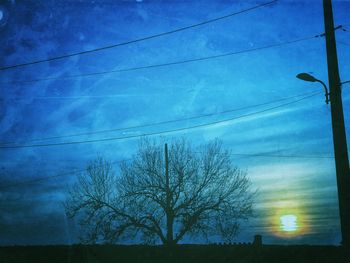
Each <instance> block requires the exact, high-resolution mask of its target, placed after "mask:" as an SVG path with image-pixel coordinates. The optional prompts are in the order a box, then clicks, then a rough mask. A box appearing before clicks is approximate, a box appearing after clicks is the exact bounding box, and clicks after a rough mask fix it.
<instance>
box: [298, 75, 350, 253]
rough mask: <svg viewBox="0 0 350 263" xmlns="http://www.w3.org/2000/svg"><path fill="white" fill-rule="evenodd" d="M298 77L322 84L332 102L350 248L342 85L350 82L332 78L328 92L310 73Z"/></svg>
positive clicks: (339, 184)
mask: <svg viewBox="0 0 350 263" xmlns="http://www.w3.org/2000/svg"><path fill="white" fill-rule="evenodd" d="M331 76H333V75H331ZM296 77H297V78H299V79H301V80H304V81H310V82H319V83H321V84H322V86H323V87H324V90H325V93H326V94H325V96H326V103H327V104H328V103H329V102H330V104H331V118H332V130H333V146H334V157H335V168H336V177H337V188H338V202H339V214H340V228H341V234H342V242H341V243H342V245H343V246H345V247H348V248H350V171H349V157H348V148H347V142H346V132H345V124H344V114H343V104H342V98H341V87H342V85H343V84H346V83H350V81H344V82H340V80H339V76H338V77H337V78H336V80H335V81H334V80H333V79H331V78H330V79H331V80H333V81H330V82H329V86H330V91H331V92H328V88H327V86H326V84H324V82H323V81H321V80H319V79H316V78H315V77H313V76H311V75H310V74H308V73H300V74H298V75H297V76H296ZM329 97H330V99H329Z"/></svg>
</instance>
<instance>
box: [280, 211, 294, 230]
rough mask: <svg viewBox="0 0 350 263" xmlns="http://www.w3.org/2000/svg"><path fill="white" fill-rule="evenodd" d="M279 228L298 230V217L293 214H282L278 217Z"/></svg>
mask: <svg viewBox="0 0 350 263" xmlns="http://www.w3.org/2000/svg"><path fill="white" fill-rule="evenodd" d="M280 223H281V229H282V230H283V231H286V232H294V231H297V230H298V217H297V216H295V215H283V216H281V217H280Z"/></svg>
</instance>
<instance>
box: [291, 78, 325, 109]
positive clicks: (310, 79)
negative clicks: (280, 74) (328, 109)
mask: <svg viewBox="0 0 350 263" xmlns="http://www.w3.org/2000/svg"><path fill="white" fill-rule="evenodd" d="M296 77H297V78H298V79H301V80H304V81H310V82H319V83H321V84H322V86H323V88H324V91H325V96H326V103H327V104H328V103H329V92H328V88H327V86H326V84H325V83H324V82H323V81H322V80H319V79H316V78H315V77H314V76H311V75H310V74H308V73H299V74H298V75H297V76H296Z"/></svg>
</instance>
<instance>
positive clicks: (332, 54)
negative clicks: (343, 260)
mask: <svg viewBox="0 0 350 263" xmlns="http://www.w3.org/2000/svg"><path fill="white" fill-rule="evenodd" d="M323 10H324V23H325V37H326V48H327V64H328V81H329V89H330V100H331V114H332V129H333V144H334V156H335V166H336V176H337V187H338V199H339V213H340V226H341V234H342V245H343V246H350V173H349V159H348V150H347V143H346V133H345V125H344V115H343V104H342V97H341V82H340V77H339V68H338V57H337V48H336V42H335V34H334V22H333V11H332V1H331V0H323Z"/></svg>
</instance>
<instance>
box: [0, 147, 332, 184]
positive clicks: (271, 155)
mask: <svg viewBox="0 0 350 263" xmlns="http://www.w3.org/2000/svg"><path fill="white" fill-rule="evenodd" d="M195 153H203V152H195ZM229 155H231V156H243V157H267V158H271V157H272V158H302V159H334V156H324V155H280V154H267V153H229ZM130 160H132V158H129V159H123V160H118V161H114V162H111V164H116V163H121V162H124V161H130ZM85 171H86V169H79V170H73V171H70V172H67V173H62V174H56V175H50V176H44V177H40V178H36V179H32V180H25V181H21V182H18V183H13V184H8V185H5V186H0V189H6V188H11V187H17V186H19V185H25V184H33V183H38V182H41V181H45V180H50V179H53V178H57V177H64V176H67V175H73V174H77V173H81V172H85Z"/></svg>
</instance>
